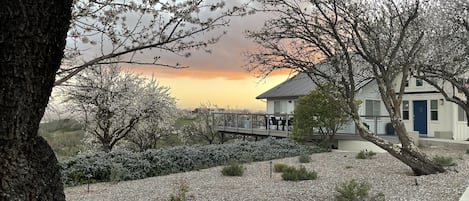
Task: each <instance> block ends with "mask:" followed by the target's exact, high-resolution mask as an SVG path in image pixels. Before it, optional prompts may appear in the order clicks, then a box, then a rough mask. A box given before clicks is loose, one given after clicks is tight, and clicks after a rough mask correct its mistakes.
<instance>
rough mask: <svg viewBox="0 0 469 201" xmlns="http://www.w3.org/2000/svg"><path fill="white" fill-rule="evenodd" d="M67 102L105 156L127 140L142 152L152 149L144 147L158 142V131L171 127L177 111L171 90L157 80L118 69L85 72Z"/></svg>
mask: <svg viewBox="0 0 469 201" xmlns="http://www.w3.org/2000/svg"><path fill="white" fill-rule="evenodd" d="M67 98H68V102H69V104H70V106H71V109H72V110H73V111H75V112H77V113H78V116H79V121H80V122H81V123H82V124H83V125H84V130H85V131H86V134H87V137H88V140H89V142H90V143H91V144H97V145H99V146H100V148H101V150H103V151H106V152H109V151H111V150H112V149H113V147H114V146H115V145H116V144H117V143H118V142H120V141H122V140H124V139H127V140H129V142H132V143H134V144H137V146H139V147H140V149H145V148H146V147H148V146H150V147H151V145H152V144H150V145H147V144H144V143H155V140H157V139H159V135H160V134H161V133H160V132H158V129H160V128H165V127H168V125H171V122H172V121H171V120H172V118H171V116H172V115H173V114H174V111H175V108H176V106H175V99H174V98H173V97H171V96H170V94H169V88H167V87H163V86H159V84H158V82H157V81H156V80H155V79H151V80H147V79H145V78H143V77H139V76H136V75H133V74H130V73H122V72H121V69H120V67H118V66H116V65H111V66H97V67H95V68H92V69H89V70H86V71H84V72H83V74H80V75H79V76H78V77H77V85H76V86H75V87H72V88H70V89H69V91H68V94H67Z"/></svg>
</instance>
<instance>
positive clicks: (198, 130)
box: [182, 104, 219, 144]
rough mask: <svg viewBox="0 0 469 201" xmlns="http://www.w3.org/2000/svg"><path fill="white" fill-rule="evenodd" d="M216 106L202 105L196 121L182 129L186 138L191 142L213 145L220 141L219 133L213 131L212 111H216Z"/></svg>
mask: <svg viewBox="0 0 469 201" xmlns="http://www.w3.org/2000/svg"><path fill="white" fill-rule="evenodd" d="M216 108H217V106H216V105H211V104H206V105H204V104H201V105H200V107H199V108H198V110H197V111H196V113H195V118H194V120H193V121H192V122H191V123H189V124H187V125H185V126H184V127H183V128H182V132H183V136H184V138H186V139H188V140H191V141H196V142H199V141H204V142H207V143H208V144H213V143H215V142H216V141H217V140H219V135H218V132H216V131H215V130H214V129H213V125H212V121H213V119H212V112H211V110H212V109H216Z"/></svg>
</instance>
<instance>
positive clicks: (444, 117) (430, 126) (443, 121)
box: [401, 93, 457, 137]
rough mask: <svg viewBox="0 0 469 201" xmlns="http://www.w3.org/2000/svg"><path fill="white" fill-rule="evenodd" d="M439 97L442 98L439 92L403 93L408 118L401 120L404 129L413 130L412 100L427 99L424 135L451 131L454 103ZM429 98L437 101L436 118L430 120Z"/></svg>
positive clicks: (453, 119) (430, 135)
mask: <svg viewBox="0 0 469 201" xmlns="http://www.w3.org/2000/svg"><path fill="white" fill-rule="evenodd" d="M440 99H441V100H443V99H444V98H443V96H442V95H441V94H439V93H433V94H406V95H404V97H403V101H409V120H403V122H404V125H405V126H406V129H407V130H408V131H414V114H413V112H414V104H413V101H419V100H423V101H427V131H428V133H426V135H427V136H428V137H435V132H453V122H454V121H455V118H454V113H453V106H454V104H453V103H450V102H447V101H441V100H440ZM431 100H437V102H438V120H431V107H430V101H431ZM401 110H402V109H401ZM456 112H457V111H456ZM456 115H457V114H456ZM456 118H457V116H456ZM420 134H422V133H420Z"/></svg>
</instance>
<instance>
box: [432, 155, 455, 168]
mask: <svg viewBox="0 0 469 201" xmlns="http://www.w3.org/2000/svg"><path fill="white" fill-rule="evenodd" d="M433 162H434V163H435V164H438V165H440V166H444V167H446V166H456V165H457V164H456V162H454V161H453V158H452V157H450V156H438V155H437V156H434V157H433Z"/></svg>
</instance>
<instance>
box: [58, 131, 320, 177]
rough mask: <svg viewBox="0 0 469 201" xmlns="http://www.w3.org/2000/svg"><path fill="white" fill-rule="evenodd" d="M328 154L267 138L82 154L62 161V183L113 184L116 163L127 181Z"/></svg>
mask: <svg viewBox="0 0 469 201" xmlns="http://www.w3.org/2000/svg"><path fill="white" fill-rule="evenodd" d="M324 151H327V150H325V149H321V148H311V147H307V146H303V145H300V144H298V143H295V142H292V141H289V140H288V139H282V140H275V139H271V138H269V139H266V140H262V141H258V142H239V143H232V144H213V145H203V146H199V145H195V146H179V147H172V148H168V149H159V150H148V151H145V152H138V153H134V152H129V151H113V152H111V153H104V152H96V153H92V154H86V155H79V156H77V157H74V158H72V159H69V160H66V161H63V162H61V166H62V179H63V180H62V181H64V183H65V184H66V185H67V186H73V185H79V184H84V183H86V182H87V180H88V179H87V178H86V177H85V175H86V174H91V175H92V177H91V181H93V182H103V181H111V178H110V174H111V168H112V167H113V166H115V165H116V164H121V166H122V167H123V168H125V169H127V170H128V173H127V175H126V176H125V180H134V179H143V178H146V177H153V176H160V175H167V174H172V173H178V172H185V171H192V170H199V169H204V168H209V167H215V166H220V165H227V164H234V163H244V162H247V161H266V160H272V159H277V158H285V157H292V156H299V155H301V154H312V153H319V152H324Z"/></svg>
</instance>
